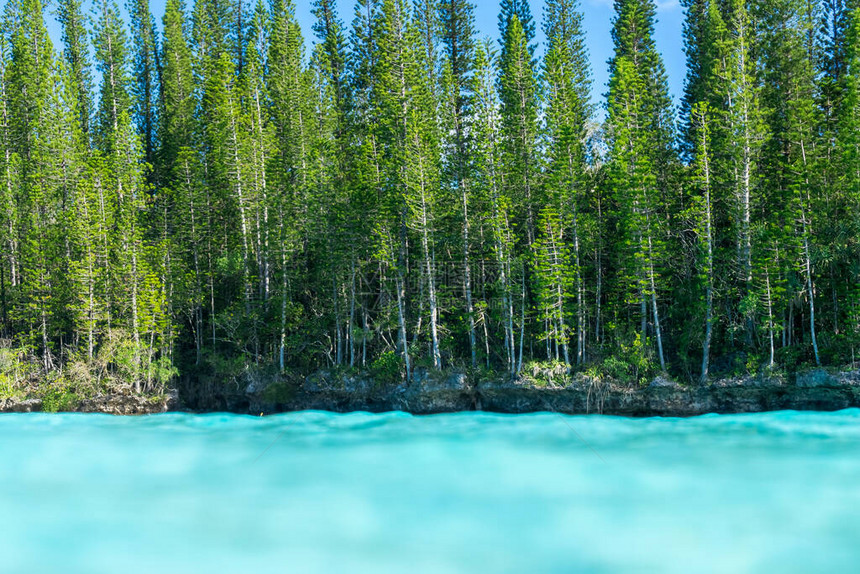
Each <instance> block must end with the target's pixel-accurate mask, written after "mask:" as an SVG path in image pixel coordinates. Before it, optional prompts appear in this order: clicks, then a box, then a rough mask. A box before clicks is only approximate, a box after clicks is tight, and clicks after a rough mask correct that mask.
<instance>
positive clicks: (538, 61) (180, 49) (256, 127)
mask: <svg viewBox="0 0 860 574" xmlns="http://www.w3.org/2000/svg"><path fill="white" fill-rule="evenodd" d="M682 3H683V4H684V5H685V8H686V10H687V23H686V26H685V30H684V46H685V49H686V53H687V59H688V76H687V82H686V87H685V91H684V94H683V98H682V101H681V105H680V108H679V109H678V110H676V109H674V108H673V105H672V99H671V97H670V94H669V90H668V86H667V79H666V72H665V70H664V66H663V63H662V61H661V57H660V54H659V53H658V52H657V50H656V47H655V43H654V39H653V31H654V23H655V11H656V8H655V4H654V2H653V0H616V1H615V8H616V16H615V20H614V23H613V32H612V42H613V43H614V47H615V52H614V56H613V58H612V59H611V60H610V62H609V67H610V82H609V85H608V88H607V90H606V94H605V96H604V101H603V104H602V111H601V109H598V108H597V107H596V106H595V105H593V104H592V98H591V93H592V90H594V89H600V88H601V87H600V86H598V87H596V88H595V86H593V85H592V80H591V73H590V66H591V65H592V63H590V62H589V58H588V53H587V49H586V47H585V36H584V35H585V31H584V30H583V20H582V14H581V12H580V7H579V6H578V3H577V2H576V1H575V0H547V2H546V5H545V8H544V10H543V14H542V15H541V16H542V17H541V18H540V19H539V20H540V22H538V18H536V17H535V16H534V15H533V14H532V12H531V9H530V6H529V3H528V2H527V1H526V0H502V1H501V4H500V7H499V33H498V37H497V38H495V39H484V38H480V37H478V35H477V34H476V31H475V22H474V6H473V5H472V4H470V3H469V2H468V1H466V0H415V1H414V2H409V1H407V0H357V2H356V3H355V10H354V13H353V15H352V18H351V23H349V24H346V23H345V20H344V19H343V17H342V16H340V15H338V14H337V11H336V6H335V2H334V1H332V0H315V1H314V2H313V14H314V16H315V19H316V22H315V24H314V26H313V29H312V30H301V29H300V26H299V24H298V22H297V20H296V16H295V7H294V5H293V3H292V1H291V0H271V1H264V0H258V1H256V3H251V4H248V3H247V2H246V1H244V0H195V1H194V2H193V3H192V4H191V5H188V6H187V5H185V4H184V3H183V1H182V0H167V5H166V11H165V15H164V19H163V22H162V24H163V26H162V27H160V28H159V27H157V26H156V23H155V21H154V19H153V17H152V16H151V14H150V10H149V6H148V2H147V0H129V2H128V5H127V10H128V13H129V14H131V19H130V24H129V23H127V22H124V21H123V18H122V17H121V11H120V9H119V8H118V6H117V5H116V4H115V3H114V1H113V0H94V3H93V5H92V7H91V11H89V10H88V9H85V7H84V6H83V5H82V3H81V0H60V1H59V2H58V3H57V4H56V6H55V7H53V8H52V9H51V10H49V9H48V8H47V7H46V6H45V5H44V4H42V2H41V0H9V1H8V2H6V5H5V9H4V13H3V15H2V23H0V88H1V89H0V112H1V114H0V122H2V124H0V178H2V182H0V245H2V248H0V339H2V341H3V343H2V345H0V347H2V348H0V394H4V395H13V394H14V393H16V392H23V391H22V389H25V388H28V389H29V388H31V386H32V385H35V386H36V387H38V386H39V385H46V388H47V389H54V390H50V392H51V393H54V392H59V391H56V389H71V391H70V392H75V393H82V394H85V393H87V392H91V391H92V390H93V389H95V390H99V389H104V388H106V387H108V388H111V389H114V390H116V389H119V390H120V391H122V392H128V393H152V394H157V393H161V392H163V390H164V388H165V386H166V385H168V384H169V382H170V381H171V379H173V378H174V377H176V376H177V375H178V374H179V373H184V374H188V375H194V374H195V373H197V374H204V375H206V376H213V375H214V376H218V375H221V374H224V375H229V376H233V375H235V373H239V372H242V371H247V370H249V369H250V370H263V371H272V372H276V371H282V372H283V371H288V370H289V371H293V372H312V371H315V370H318V369H323V368H351V369H356V370H368V371H370V372H373V373H378V374H380V376H384V377H386V379H388V378H393V379H402V378H403V377H409V376H410V374H411V372H412V370H413V369H416V368H417V367H422V368H426V369H437V370H438V369H443V368H444V369H449V368H458V369H474V370H477V369H483V370H487V371H494V372H496V373H499V372H502V373H505V372H507V373H510V374H519V373H522V372H524V371H529V372H534V373H538V372H542V371H545V370H549V371H550V372H552V373H554V374H557V375H558V376H564V375H565V371H568V370H571V371H587V372H589V373H591V374H592V375H594V376H601V375H606V376H609V377H612V378H617V379H623V378H625V377H626V378H628V379H629V380H630V381H639V380H644V378H645V377H646V376H650V375H653V374H657V373H659V372H667V373H671V374H672V375H674V376H675V377H676V378H678V379H681V380H686V381H690V382H699V381H702V382H704V381H707V380H708V377H709V376H716V375H731V374H736V373H747V372H756V371H758V370H761V369H771V368H783V369H788V370H792V369H796V368H798V367H801V366H804V365H808V366H817V365H839V364H845V363H848V362H852V361H853V360H854V354H855V346H856V345H857V344H858V343H860V243H858V237H860V234H858V232H860V129H858V128H860V125H858V124H860V8H857V7H855V6H854V3H853V2H831V1H825V0H822V1H820V2H806V1H800V0H767V1H764V0H749V1H745V0H683V2H682ZM54 8H55V9H54ZM45 18H56V19H57V20H58V21H59V24H60V27H61V29H62V46H59V47H57V48H55V46H54V45H53V44H52V42H51V39H50V38H49V36H48V32H47V28H46V24H45ZM538 26H541V27H542V29H543V31H544V32H545V36H546V45H545V46H543V47H541V48H540V49H539V47H538V45H537V41H536V33H537V28H538ZM303 34H311V35H312V41H311V42H306V39H305V37H304V36H303ZM308 45H311V46H312V47H310V48H308V47H307V46H308ZM596 64H597V63H595V65H596ZM603 112H605V113H603ZM559 367H560V368H559ZM88 389H89V390H88ZM45 392H46V393H47V392H48V391H45ZM63 392H65V391H63ZM51 396H53V395H51ZM58 400H59V399H58Z"/></svg>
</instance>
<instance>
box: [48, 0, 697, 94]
mask: <svg viewBox="0 0 860 574" xmlns="http://www.w3.org/2000/svg"><path fill="white" fill-rule="evenodd" d="M150 2H151V9H152V12H153V14H154V16H155V19H156V21H157V22H158V25H159V27H160V26H161V19H162V16H163V15H164V3H165V0H150ZM191 2H192V0H187V3H188V4H190V3H191ZM580 2H581V9H582V11H583V12H584V14H585V30H586V35H587V43H588V49H589V51H590V54H591V66H592V72H593V75H594V90H593V99H594V101H595V102H597V103H602V100H603V98H602V95H603V94H604V93H605V92H606V82H607V80H608V73H607V65H606V62H607V61H608V60H609V58H610V56H611V55H612V39H611V37H610V35H609V31H610V27H611V21H612V16H613V9H612V0H580ZM118 3H120V4H124V0H119V2H118ZM295 3H296V13H297V16H298V19H299V22H300V23H301V25H302V29H303V30H304V33H305V37H306V38H308V39H309V40H310V38H309V37H310V36H311V34H312V32H311V25H312V23H313V17H312V15H311V1H310V0H295ZM337 4H338V9H339V11H340V17H341V20H343V22H344V24H345V25H346V26H347V27H348V26H349V24H350V23H351V21H352V17H353V6H354V0H337ZM476 4H477V6H476V9H475V18H476V24H477V27H478V32H479V33H480V34H481V35H482V36H489V37H491V38H494V39H497V38H498V35H499V33H498V21H497V15H498V6H499V3H498V1H497V0H489V1H487V0H477V1H476ZM531 6H532V14H534V16H535V18H536V19H537V20H538V22H540V21H541V20H542V15H543V7H544V2H543V0H532V3H531ZM49 12H51V13H53V9H52V8H49ZM657 17H658V22H657V27H656V28H657V29H656V41H657V47H658V49H659V50H660V52H661V54H662V55H663V58H664V61H665V63H666V70H667V72H668V74H669V88H670V90H671V92H672V95H673V96H674V98H675V101H676V103H677V101H678V98H679V96H680V94H681V93H682V91H683V87H684V74H685V69H684V65H685V61H684V53H683V43H682V38H681V27H682V23H683V17H684V14H683V9H682V8H681V6H680V5H679V3H678V0H657ZM49 28H50V30H51V35H52V37H53V38H54V41H55V43H57V45H58V46H59V30H58V26H57V25H56V23H55V22H53V21H52V18H51V17H49ZM539 28H540V26H539ZM538 41H539V42H540V43H541V44H543V42H544V38H543V34H542V33H540V32H539V34H538Z"/></svg>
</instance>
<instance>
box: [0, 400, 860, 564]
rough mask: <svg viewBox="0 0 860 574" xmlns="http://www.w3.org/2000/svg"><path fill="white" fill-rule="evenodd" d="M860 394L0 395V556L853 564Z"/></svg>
mask: <svg viewBox="0 0 860 574" xmlns="http://www.w3.org/2000/svg"><path fill="white" fill-rule="evenodd" d="M858 564H860V411H856V410H854V411H845V412H841V413H833V414H823V413H789V412H785V413H774V414H766V415H752V416H725V417H720V416H707V417H702V418H698V419H691V420H674V419H651V420H627V419H617V418H608V417H591V418H588V417H562V416H560V415H555V414H537V415H529V416H518V417H511V416H500V415H491V414H476V413H469V414H457V415H441V416H434V417H423V418H422V417H412V416H409V415H405V414H387V415H369V414H351V415H333V414H326V413H316V412H313V413H296V414H288V415H282V416H276V417H268V418H253V417H240V416H232V415H206V416H195V415H185V414H170V415H160V416H153V417H143V418H113V417H109V416H101V415H42V414H29V415H0V571H2V572H4V573H5V572H16V573H17V572H21V573H28V574H30V573H39V572H69V573H78V572H80V573H101V572H111V573H115V572H116V573H137V572H146V573H171V572H182V573H192V572H243V573H244V572H249V573H260V572H325V573H352V572H358V573H363V572H368V573H371V572H372V573H374V574H376V573H386V572H404V571H407V572H409V573H410V574H415V573H424V572H427V573H434V574H437V573H446V572H527V573H531V572H536V573H537V572H685V573H686V572H695V573H699V572H732V573H741V572H763V573H779V572H803V573H808V572H828V573H835V572H857V571H858V568H860V567H858Z"/></svg>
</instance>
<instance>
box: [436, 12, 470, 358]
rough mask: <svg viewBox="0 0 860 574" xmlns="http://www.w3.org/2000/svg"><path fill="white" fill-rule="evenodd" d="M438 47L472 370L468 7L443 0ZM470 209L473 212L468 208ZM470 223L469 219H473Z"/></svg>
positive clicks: (447, 168) (449, 182)
mask: <svg viewBox="0 0 860 574" xmlns="http://www.w3.org/2000/svg"><path fill="white" fill-rule="evenodd" d="M439 22H440V25H441V37H442V46H443V58H444V59H443V62H444V64H443V69H444V72H443V81H442V83H443V85H444V86H445V87H444V88H443V102H444V105H445V108H444V110H443V118H444V119H443V129H442V133H443V134H447V137H446V138H444V141H443V142H442V145H443V154H444V170H445V173H444V177H445V180H446V185H447V186H448V187H449V188H450V190H451V193H452V195H453V196H454V197H455V198H456V199H457V202H458V203H459V204H461V206H462V222H461V229H462V231H461V234H462V243H463V247H462V249H463V294H464V298H465V311H466V320H467V322H468V332H469V351H470V354H471V362H472V368H475V367H476V366H477V361H478V356H477V345H478V343H477V332H476V320H475V303H474V297H473V292H472V285H473V280H472V257H471V251H472V239H471V238H470V231H471V221H470V219H471V218H470V206H472V204H473V202H472V201H470V199H471V197H470V196H471V195H472V193H473V190H472V188H473V185H474V181H473V179H474V173H473V155H474V152H473V141H472V139H471V138H470V132H471V123H472V111H473V110H472V106H473V100H474V94H473V91H472V84H473V79H472V76H473V73H474V58H475V40H474V35H475V16H474V6H473V5H472V4H471V2H468V1H463V0H446V1H443V2H440V3H439ZM472 207H474V206H472ZM472 217H474V216H472Z"/></svg>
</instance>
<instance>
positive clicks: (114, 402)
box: [0, 390, 180, 415]
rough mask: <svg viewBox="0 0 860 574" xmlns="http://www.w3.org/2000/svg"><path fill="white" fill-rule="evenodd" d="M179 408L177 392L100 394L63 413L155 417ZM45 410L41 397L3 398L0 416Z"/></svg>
mask: <svg viewBox="0 0 860 574" xmlns="http://www.w3.org/2000/svg"><path fill="white" fill-rule="evenodd" d="M179 409H180V402H179V395H178V393H177V392H176V391H175V390H174V391H171V392H169V393H168V394H167V395H165V396H162V397H142V396H135V395H97V396H95V397H90V398H83V399H80V400H79V401H77V402H76V404H74V405H72V406H71V407H69V408H67V409H63V411H64V412H75V413H102V414H108V415H153V414H158V413H166V412H169V411H176V410H179ZM43 410H44V400H43V399H40V398H26V399H0V413H35V412H41V411H43Z"/></svg>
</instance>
